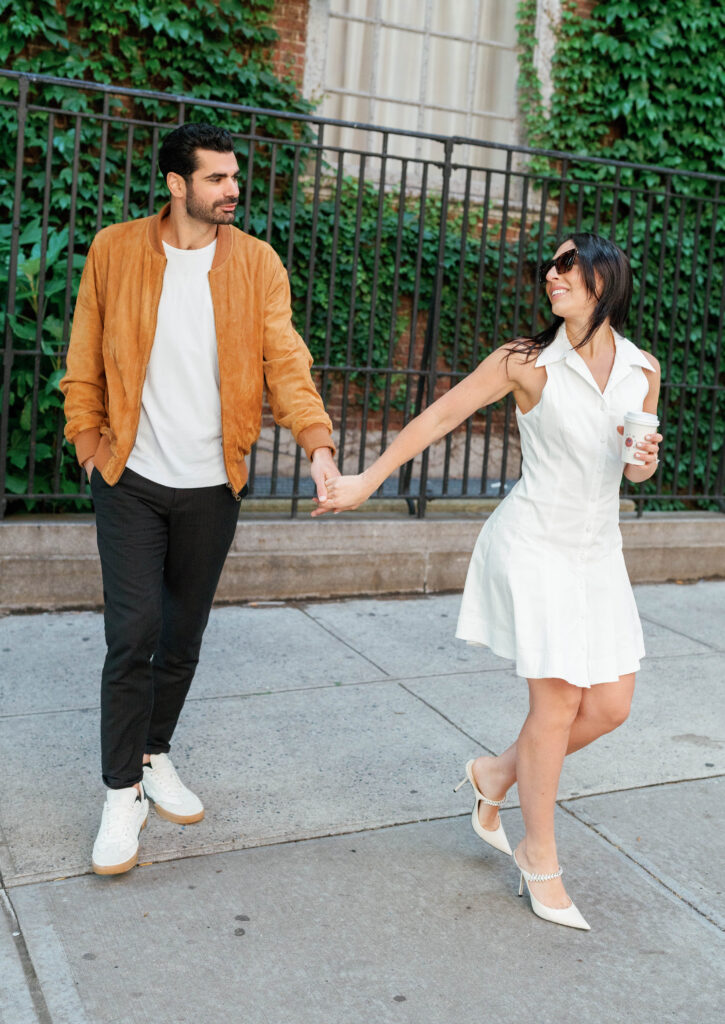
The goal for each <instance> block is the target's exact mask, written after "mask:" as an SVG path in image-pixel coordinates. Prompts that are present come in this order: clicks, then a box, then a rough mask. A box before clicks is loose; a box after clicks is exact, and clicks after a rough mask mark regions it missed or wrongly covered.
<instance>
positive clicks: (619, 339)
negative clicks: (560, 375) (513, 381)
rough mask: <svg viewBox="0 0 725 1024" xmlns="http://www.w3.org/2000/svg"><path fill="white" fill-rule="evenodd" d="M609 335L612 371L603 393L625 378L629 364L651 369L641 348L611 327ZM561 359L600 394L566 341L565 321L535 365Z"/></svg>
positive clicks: (575, 351)
mask: <svg viewBox="0 0 725 1024" xmlns="http://www.w3.org/2000/svg"><path fill="white" fill-rule="evenodd" d="M612 334H613V335H614V347H615V352H614V363H613V365H612V371H611V373H610V374H609V380H608V381H607V386H606V387H605V389H604V391H605V392H606V391H609V390H611V389H612V388H614V387H616V385H617V384H619V383H620V381H622V380H624V378H625V377H628V376H629V374H630V373H631V371H632V367H633V366H639V367H641V368H642V369H643V370H649V371H650V372H652V365H651V363H650V362H649V360H648V359H647V357H646V356H645V354H644V352H642V351H641V349H638V348H637V346H636V345H635V344H634V343H633V342H631V341H630V340H629V339H628V338H625V337H624V336H623V335H621V334H619V333H618V332H617V331H615V330H614V329H612ZM562 360H565V361H566V364H567V366H570V367H571V369H572V370H574V371H575V372H576V373H578V374H579V376H580V377H582V378H583V380H585V381H586V382H587V383H588V384H591V385H592V387H593V388H595V390H596V391H597V392H598V394H600V395H601V394H602V392H601V391H600V390H599V386H598V384H597V382H596V381H595V380H594V378H593V377H592V374H591V371H590V370H589V367H588V366H587V364H586V363H585V362H584V360H583V359H582V357H581V355H580V354H579V352H577V350H576V349H575V348H574V347H573V346H572V344H571V342H570V341H569V339H568V337H567V335H566V325H565V324H561V326H560V327H559V330H558V331H557V333H556V337H555V338H554V340H553V341H552V342H551V344H550V345H547V347H546V348H545V349H544V350H543V352H541V353H540V354H539V357H538V359H537V360H536V364H535V365H536V366H551V365H552V363H559V362H561V361H562Z"/></svg>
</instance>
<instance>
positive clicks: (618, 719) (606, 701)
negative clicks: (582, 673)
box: [579, 676, 634, 735]
mask: <svg viewBox="0 0 725 1024" xmlns="http://www.w3.org/2000/svg"><path fill="white" fill-rule="evenodd" d="M633 692H634V676H631V677H630V676H623V677H622V678H621V679H620V680H618V681H617V682H616V683H600V684H598V685H597V686H593V687H592V688H591V689H590V690H587V691H586V693H585V694H584V696H583V698H582V702H581V707H580V710H579V714H580V716H581V717H582V718H587V719H588V720H589V721H590V722H591V723H592V725H593V727H594V728H595V729H596V731H597V732H598V733H600V734H601V735H603V734H604V733H607V732H613V731H614V729H618V728H619V726H620V725H623V723H624V722H626V721H627V719H628V718H629V712H630V708H631V706H632V694H633Z"/></svg>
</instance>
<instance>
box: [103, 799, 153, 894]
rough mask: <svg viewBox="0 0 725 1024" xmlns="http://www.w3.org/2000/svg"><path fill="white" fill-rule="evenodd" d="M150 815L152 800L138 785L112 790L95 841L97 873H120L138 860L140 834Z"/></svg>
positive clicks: (104, 806)
mask: <svg viewBox="0 0 725 1024" xmlns="http://www.w3.org/2000/svg"><path fill="white" fill-rule="evenodd" d="M148 816H149V802H148V800H147V799H146V798H145V796H144V791H143V786H141V789H140V792H139V790H137V789H136V787H135V786H129V787H128V789H109V790H108V792H107V793H106V802H105V803H104V805H103V814H102V816H101V827H100V828H99V830H98V835H97V836H96V841H95V843H94V844H93V859H92V864H93V870H94V871H95V873H96V874H97V875H120V874H122V873H123V872H124V871H129V870H130V869H131V868H132V867H133V866H134V864H136V862H137V861H138V837H139V833H140V831H141V829H142V828H143V827H144V826H145V824H146V819H147V818H148Z"/></svg>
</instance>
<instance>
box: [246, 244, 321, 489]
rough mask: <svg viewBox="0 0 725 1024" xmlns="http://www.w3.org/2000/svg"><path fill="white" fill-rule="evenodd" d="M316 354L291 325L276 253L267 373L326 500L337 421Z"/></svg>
mask: <svg viewBox="0 0 725 1024" xmlns="http://www.w3.org/2000/svg"><path fill="white" fill-rule="evenodd" d="M311 366H312V356H311V355H310V352H309V350H308V348H307V346H306V345H305V343H304V341H303V340H302V338H301V337H300V335H299V334H298V333H297V331H296V330H295V329H294V327H293V326H292V310H291V303H290V289H289V281H288V278H287V273H286V271H285V269H284V266H283V265H282V262H281V260H280V259H279V257H277V256H275V257H274V266H273V268H272V274H271V280H270V284H269V286H268V289H267V295H266V301H265V314H264V379H265V383H266V385H267V394H268V398H269V404H270V407H271V409H272V413H273V415H274V418H275V420H276V422H277V423H279V425H280V426H282V427H288V428H289V429H290V430H291V431H292V434H293V436H294V439H295V441H296V442H297V443H298V444H299V445H301V446H302V447H303V448H304V449H305V451H306V453H307V457H308V458H309V459H310V460H311V462H312V466H311V476H312V479H313V480H314V482H315V486H316V488H317V498H318V500H319V501H325V500H326V498H327V493H326V490H325V484H324V481H325V478H326V477H327V478H328V479H329V478H330V477H333V476H337V475H338V470H337V467H336V465H335V462H334V459H333V455H334V453H335V444H334V442H333V440H332V422H331V420H330V417H329V416H328V415H327V413H326V412H325V407H324V405H323V403H322V399H321V398H320V396H319V395H318V393H317V391H316V389H315V385H314V383H313V380H312V375H311V374H310V367H311Z"/></svg>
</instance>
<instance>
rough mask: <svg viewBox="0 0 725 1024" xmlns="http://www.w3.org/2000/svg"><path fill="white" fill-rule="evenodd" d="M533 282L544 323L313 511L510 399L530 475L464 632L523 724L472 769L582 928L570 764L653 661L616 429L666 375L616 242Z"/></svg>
mask: <svg viewBox="0 0 725 1024" xmlns="http://www.w3.org/2000/svg"><path fill="white" fill-rule="evenodd" d="M539 276H540V281H541V283H542V284H544V285H545V287H546V293H547V296H548V298H549V301H550V303H551V310H552V313H553V320H552V322H551V324H550V325H549V326H548V327H547V328H546V329H545V330H543V331H541V332H540V333H539V334H536V335H535V336H534V337H532V338H520V339H518V340H517V341H514V342H511V343H509V344H506V345H503V346H502V347H501V348H499V349H497V350H496V351H494V352H493V353H492V354H491V355H490V356H488V358H487V359H485V360H484V361H483V362H482V363H481V364H480V365H479V366H478V368H477V369H476V370H474V372H473V373H471V374H470V376H468V377H466V378H465V380H463V381H461V383H460V384H458V385H457V386H456V387H455V388H453V389H451V390H450V391H449V392H448V393H447V394H446V395H444V396H443V397H442V398H440V399H439V400H438V401H437V402H434V403H433V405H431V406H430V407H429V408H428V409H426V410H425V412H423V413H421V415H420V416H418V417H416V419H414V420H412V421H411V422H410V423H409V424H408V425H407V426H406V427H405V428H404V429H403V430H402V431H401V433H400V434H399V435H398V436H397V437H396V439H395V440H394V441H393V442H392V444H391V445H390V446H389V448H388V449H387V450H386V451H385V452H384V453H383V454H382V455H381V456H380V458H379V459H377V461H376V462H374V463H373V465H371V466H370V467H369V468H368V469H366V470H365V472H364V473H362V474H360V475H358V476H345V477H341V478H339V479H337V480H329V481H326V483H327V489H328V500H327V502H326V503H325V504H324V506H321V507H319V508H318V509H316V510H315V512H313V515H319V514H322V513H323V512H331V511H332V512H343V511H346V510H349V509H354V508H357V506H358V505H360V504H361V502H363V501H365V500H366V498H368V497H369V496H370V495H371V494H372V493H373V492H374V491H376V490H377V489H378V487H380V485H381V484H382V482H383V481H384V480H385V478H386V477H387V476H389V475H390V474H391V473H392V472H393V471H394V470H395V469H397V468H398V467H399V466H400V465H402V464H403V463H404V462H407V461H408V460H409V459H411V458H413V457H414V456H415V455H417V454H418V453H419V452H421V451H422V450H423V449H424V448H426V447H427V446H428V445H430V444H432V443H433V442H434V441H437V440H439V439H440V438H442V437H444V436H445V435H446V434H447V433H448V432H449V431H450V430H452V429H453V428H454V427H456V426H458V424H460V423H461V422H463V421H464V420H465V419H466V418H467V417H468V416H470V415H471V414H472V413H474V412H475V411H476V410H477V409H480V408H481V407H482V406H485V405H488V404H489V403H490V402H496V401H498V400H499V399H501V398H503V397H504V396H505V395H508V394H513V396H514V399H515V402H516V415H517V418H518V424H519V431H520V434H521V450H522V476H521V479H520V480H519V482H518V483H517V484H516V486H515V487H514V488H513V490H512V491H511V493H510V494H509V495H508V497H507V498H506V499H505V500H504V501H503V502H502V503H501V504H500V505H499V507H498V508H497V509H496V511H495V512H494V513H493V515H491V516H490V517H489V519H488V520H487V522H486V523H485V525H484V527H483V529H482V530H481V534H480V536H479V539H478V542H477V544H476V548H475V550H474V552H473V557H472V559H471V564H470V568H469V571H468V577H467V580H466V586H465V590H464V594H463V601H462V605H461V611H460V617H459V620H458V629H457V634H456V635H457V636H458V637H460V638H462V639H464V640H467V641H469V642H472V643H477V644H485V645H487V646H489V647H490V648H491V649H492V650H493V651H494V653H496V654H499V655H501V656H502V657H504V658H508V659H511V660H513V661H515V662H516V670H517V673H518V674H519V675H521V676H524V677H525V678H526V679H527V681H528V688H529V714H528V716H527V718H526V721H525V722H524V725H523V728H522V729H521V732H520V734H519V736H518V739H517V740H516V742H515V743H514V744H513V745H512V746H511V747H509V748H508V750H505V751H504V752H503V753H502V754H500V755H499V756H498V757H478V758H476V759H475V760H473V761H470V762H469V763H468V765H467V766H466V776H467V779H468V780H469V781H470V783H471V785H472V787H473V791H474V794H475V804H474V808H473V818H472V820H473V827H474V829H475V831H476V833H477V834H478V835H479V836H480V837H481V838H482V839H483V840H484V841H485V842H487V843H489V844H490V845H491V846H494V847H495V848H497V849H499V850H502V851H504V852H505V853H509V854H510V853H511V850H510V847H509V845H508V842H507V840H506V837H505V834H504V831H503V827H502V825H501V823H500V819H499V816H498V808H499V807H500V806H501V804H502V803H503V802H504V798H505V795H506V792H507V790H508V789H509V788H510V787H511V786H512V785H513V783H514V782H518V792H519V798H520V802H521V811H522V814H523V818H524V824H525V827H526V832H525V836H524V838H523V840H522V841H521V843H520V844H519V846H518V847H517V849H516V851H515V853H514V855H513V856H514V861H515V863H516V866H517V867H518V869H519V870H520V872H521V884H520V887H519V895H521V893H522V891H523V884H524V880H525V881H526V883H527V886H528V890H529V895H530V898H531V905H532V908H533V910H534V912H535V913H536V914H537V915H538V916H539V917H542V918H544V919H545V920H548V921H553V922H555V923H558V924H563V925H567V926H569V927H573V928H582V929H587V930H588V929H589V925H588V924H587V923H586V921H585V920H584V918H583V917H582V915H581V914H580V913H579V911H578V910H577V908H576V906H575V905H574V904H573V902H572V901H571V900H570V899H569V897H568V895H567V893H566V890H565V888H564V885H563V883H562V880H561V874H562V872H561V868H560V867H559V860H558V856H557V851H556V840H555V836H554V808H555V801H556V794H557V786H558V782H559V776H560V773H561V767H562V763H563V760H564V756H565V755H566V754H569V753H572V752H573V751H575V750H580V749H581V748H582V747H584V746H586V745H587V744H589V743H591V742H592V740H595V739H596V738H597V737H598V736H601V735H603V734H604V733H607V732H610V731H611V730H612V729H615V728H616V727H617V726H618V725H620V724H621V723H622V722H623V721H624V720H625V719H626V717H627V715H628V713H629V707H630V702H631V699H632V693H633V690H634V679H635V672H636V671H637V670H638V668H639V660H640V658H641V657H642V655H643V654H644V647H643V644H642V630H641V626H640V622H639V617H638V615H637V609H636V606H635V603H634V597H633V594H632V588H631V586H630V584H629V580H628V578H627V573H626V569H625V565H624V559H623V557H622V549H621V548H622V541H621V535H620V532H619V485H620V481H621V476H622V461H621V441H620V438H619V437H618V433H619V434H621V433H622V427H621V426H620V424H621V423H622V420H623V416H624V414H625V413H626V412H629V411H642V410H643V411H646V412H650V413H655V412H656V409H657V399H658V395H659V385H660V372H659V365H658V363H657V360H656V359H655V358H654V357H653V356H651V355H649V354H647V353H644V352H642V351H640V350H639V349H638V348H637V347H636V346H635V345H633V344H632V342H630V341H628V340H626V338H624V337H623V335H622V331H623V329H624V322H625V319H626V316H627V312H628V310H629V304H630V300H631V296H632V272H631V269H630V266H629V262H628V260H627V258H626V256H625V255H624V253H623V252H622V251H621V249H619V248H618V247H617V246H616V245H614V244H613V243H612V242H610V241H608V240H607V239H604V238H601V237H598V236H596V235H592V234H573V235H571V236H569V238H568V239H567V240H566V241H565V242H563V243H562V244H561V245H560V246H559V248H558V249H557V251H556V254H555V256H554V258H553V259H552V260H550V261H548V262H547V263H545V264H543V266H542V267H541V268H540V272H539ZM661 440H662V436H661V435H660V434H658V433H655V432H654V430H653V432H652V433H651V434H649V435H647V438H646V441H645V442H644V443H642V444H640V445H639V446H638V447H639V450H638V452H637V457H638V464H637V465H627V466H626V468H625V470H624V472H625V475H626V476H627V477H628V479H630V480H632V481H634V482H636V483H638V482H641V481H643V480H647V479H648V478H649V477H650V476H652V474H653V473H654V471H655V467H656V465H657V461H658V460H657V453H658V449H659V442H660V441H661ZM463 781H464V782H465V781H466V780H465V779H464V780H463ZM461 785H463V783H461ZM484 794H485V795H484Z"/></svg>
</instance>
